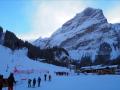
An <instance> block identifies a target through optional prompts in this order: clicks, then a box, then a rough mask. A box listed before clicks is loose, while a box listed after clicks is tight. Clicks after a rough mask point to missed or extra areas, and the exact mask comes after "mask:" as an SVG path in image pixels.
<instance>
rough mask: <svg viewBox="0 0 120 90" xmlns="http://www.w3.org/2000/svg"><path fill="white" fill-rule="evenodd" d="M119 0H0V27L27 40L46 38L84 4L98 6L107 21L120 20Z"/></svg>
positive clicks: (83, 7)
mask: <svg viewBox="0 0 120 90" xmlns="http://www.w3.org/2000/svg"><path fill="white" fill-rule="evenodd" d="M119 5H120V0H0V26H2V27H3V28H4V29H5V30H6V29H7V30H10V31H12V32H14V33H15V34H17V36H18V37H19V38H22V39H26V40H31V39H37V38H38V37H49V36H50V35H51V34H52V33H53V32H55V31H56V29H58V28H60V27H61V25H62V24H63V23H65V22H66V21H67V20H69V19H71V18H72V17H74V16H75V15H76V13H80V12H81V11H82V10H84V9H85V8H86V7H93V8H100V9H102V10H103V13H104V15H105V16H106V18H107V19H108V22H110V23H118V22H120V6H119Z"/></svg>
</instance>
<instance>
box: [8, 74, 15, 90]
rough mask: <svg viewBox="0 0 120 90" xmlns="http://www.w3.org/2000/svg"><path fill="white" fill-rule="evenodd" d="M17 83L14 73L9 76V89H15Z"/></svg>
mask: <svg viewBox="0 0 120 90" xmlns="http://www.w3.org/2000/svg"><path fill="white" fill-rule="evenodd" d="M14 84H16V81H15V78H14V75H13V73H11V74H10V76H9V77H8V90H13V85H14Z"/></svg>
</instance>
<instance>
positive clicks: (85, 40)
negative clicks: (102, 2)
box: [35, 8, 120, 59]
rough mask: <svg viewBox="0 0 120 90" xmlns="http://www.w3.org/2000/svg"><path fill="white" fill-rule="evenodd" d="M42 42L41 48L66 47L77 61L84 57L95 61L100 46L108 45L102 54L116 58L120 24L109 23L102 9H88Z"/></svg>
mask: <svg viewBox="0 0 120 90" xmlns="http://www.w3.org/2000/svg"><path fill="white" fill-rule="evenodd" d="M36 42H38V43H35V45H37V46H38V45H40V43H41V42H40V39H38V40H37V41H36ZM42 42H43V43H44V44H43V46H42V45H41V47H53V46H61V47H64V48H65V49H67V50H68V51H69V53H70V55H71V57H72V58H76V59H79V58H81V56H83V55H91V56H92V58H93V59H94V58H95V55H96V54H97V53H98V52H100V51H98V50H100V49H99V48H100V45H102V44H104V43H107V44H108V45H107V46H104V45H103V46H102V48H103V49H101V50H102V51H101V52H102V54H106V53H110V52H111V58H116V57H117V56H118V54H119V53H118V52H119V51H120V50H119V49H120V24H110V23H108V22H107V19H106V18H105V16H104V15H103V12H102V10H100V9H93V8H87V9H85V10H84V11H83V12H82V13H78V14H77V15H76V16H75V17H74V18H72V19H71V20H69V21H68V22H66V23H65V24H63V26H62V27H61V28H60V29H58V30H57V31H56V32H55V33H54V34H53V35H52V36H51V37H50V38H49V39H47V40H43V41H42ZM108 46H109V47H108ZM107 48H109V49H107ZM104 50H105V51H104Z"/></svg>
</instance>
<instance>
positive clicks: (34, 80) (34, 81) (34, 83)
mask: <svg viewBox="0 0 120 90" xmlns="http://www.w3.org/2000/svg"><path fill="white" fill-rule="evenodd" d="M35 85H36V79H35V78H34V79H33V87H35Z"/></svg>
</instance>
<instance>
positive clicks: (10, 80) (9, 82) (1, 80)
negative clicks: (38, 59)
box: [0, 73, 16, 90]
mask: <svg viewBox="0 0 120 90" xmlns="http://www.w3.org/2000/svg"><path fill="white" fill-rule="evenodd" d="M4 84H7V87H8V90H13V86H14V84H16V81H15V78H14V75H13V73H11V74H10V75H9V77H8V78H7V79H4V78H3V75H0V90H2V88H3V87H4Z"/></svg>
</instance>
